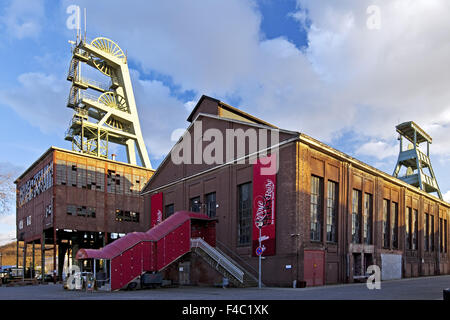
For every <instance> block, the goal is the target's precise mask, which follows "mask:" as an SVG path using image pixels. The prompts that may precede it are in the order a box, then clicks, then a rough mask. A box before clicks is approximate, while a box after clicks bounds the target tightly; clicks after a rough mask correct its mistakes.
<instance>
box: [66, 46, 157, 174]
mask: <svg viewBox="0 0 450 320" xmlns="http://www.w3.org/2000/svg"><path fill="white" fill-rule="evenodd" d="M80 38H81V37H80ZM77 42H78V43H74V42H72V43H73V44H74V47H73V48H72V54H73V55H72V60H71V62H70V68H69V74H68V76H67V80H69V81H71V82H72V87H71V89H70V95H69V100H68V103H67V107H69V108H72V109H74V110H75V114H74V116H73V118H72V120H71V122H70V126H69V129H68V130H67V132H66V138H65V139H66V140H68V141H71V142H72V149H73V150H74V151H79V152H82V153H86V154H90V155H94V156H98V157H103V158H108V143H109V142H111V143H117V144H121V145H125V146H126V149H127V158H128V163H130V164H136V152H135V146H136V149H137V151H138V154H139V157H140V160H141V164H142V166H143V167H146V168H149V169H151V168H152V166H151V163H150V159H149V157H148V154H147V149H146V148H145V144H144V139H143V137H142V132H141V127H140V125H139V118H138V113H137V108H136V102H135V99H134V94H133V88H132V85H131V79H130V73H129V70H128V64H127V57H126V55H125V54H124V52H123V51H122V49H120V47H119V46H118V45H117V44H116V43H114V42H113V41H111V40H110V39H107V38H103V37H99V38H95V39H94V40H93V41H92V42H91V43H90V44H88V43H86V40H84V41H83V39H81V40H79V41H78V37H77ZM82 65H87V66H90V67H93V68H96V69H98V70H99V71H100V72H102V73H103V74H104V75H106V76H108V77H109V78H110V82H109V84H104V83H100V82H98V81H95V80H92V79H88V78H86V77H83V76H82V75H81V66H82ZM87 89H91V90H92V92H94V93H95V92H97V93H98V94H90V93H88V92H87V91H86V90H87Z"/></svg>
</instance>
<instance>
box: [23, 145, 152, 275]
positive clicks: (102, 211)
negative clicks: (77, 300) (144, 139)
mask: <svg viewBox="0 0 450 320" xmlns="http://www.w3.org/2000/svg"><path fill="white" fill-rule="evenodd" d="M153 173H154V170H150V169H146V168H143V167H138V166H134V165H130V164H126V163H122V162H118V161H113V160H109V159H104V158H98V157H94V156H89V155H85V154H80V153H78V152H74V151H68V150H64V149H59V148H56V147H51V148H49V149H48V150H47V151H46V152H45V153H44V154H43V155H42V156H41V157H40V158H39V159H38V160H36V162H35V163H34V164H33V165H31V166H30V168H28V169H27V170H26V171H25V172H24V173H23V174H22V175H21V176H20V177H19V178H18V179H17V180H16V181H15V183H16V186H17V204H16V208H17V209H16V210H17V213H16V219H17V242H18V246H17V247H18V251H17V265H20V264H22V266H24V267H26V268H30V269H34V268H35V264H34V263H32V265H31V266H25V263H22V261H19V256H21V255H22V250H20V252H19V243H21V244H22V247H23V248H24V249H25V250H24V251H23V258H24V259H23V261H25V257H26V255H27V248H28V247H29V246H30V245H31V246H32V250H33V252H34V250H35V245H38V246H39V249H40V250H53V257H54V258H53V259H54V261H53V269H54V270H58V272H59V275H61V273H62V270H63V263H64V257H65V255H66V254H67V255H68V257H69V258H74V256H75V253H76V251H77V250H78V248H81V247H83V248H99V247H102V246H104V245H105V244H106V243H108V242H110V241H112V240H114V239H116V238H117V237H119V235H120V234H125V233H128V232H132V231H146V230H147V229H148V227H149V224H150V220H149V219H150V218H149V216H148V215H145V214H144V203H143V199H142V197H141V196H140V194H139V193H140V191H141V189H142V188H143V186H144V185H145V183H147V182H148V180H149V179H150V177H151V176H152V174H153ZM28 254H30V252H29V251H28ZM57 256H58V261H56V260H57ZM42 257H45V255H42ZM33 260H34V259H33ZM39 265H41V266H42V265H45V261H41V262H40V263H39ZM47 271H50V270H47Z"/></svg>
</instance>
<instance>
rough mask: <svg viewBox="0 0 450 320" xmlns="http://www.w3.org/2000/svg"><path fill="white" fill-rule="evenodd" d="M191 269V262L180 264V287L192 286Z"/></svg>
mask: <svg viewBox="0 0 450 320" xmlns="http://www.w3.org/2000/svg"><path fill="white" fill-rule="evenodd" d="M190 267H191V263H190V262H189V261H186V262H180V263H179V264H178V277H179V282H180V285H188V284H191V278H190Z"/></svg>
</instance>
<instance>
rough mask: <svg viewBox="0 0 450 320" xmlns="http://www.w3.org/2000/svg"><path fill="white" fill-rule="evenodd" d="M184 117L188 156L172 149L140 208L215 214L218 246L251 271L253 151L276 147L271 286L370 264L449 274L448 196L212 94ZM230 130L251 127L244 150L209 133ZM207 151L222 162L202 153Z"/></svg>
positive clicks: (336, 279)
mask: <svg viewBox="0 0 450 320" xmlns="http://www.w3.org/2000/svg"><path fill="white" fill-rule="evenodd" d="M188 121H189V122H191V125H190V126H189V128H188V129H187V131H186V133H185V136H184V137H187V134H189V137H190V140H188V139H187V138H186V139H185V138H183V140H182V141H184V142H186V145H189V150H188V149H187V148H185V149H183V150H182V152H179V151H180V150H179V149H174V151H176V152H174V153H175V154H177V153H178V156H179V157H178V158H177V159H179V158H180V157H181V158H183V157H186V158H185V159H187V158H189V159H190V160H191V161H190V163H186V161H185V162H184V163H179V164H176V163H174V161H173V159H172V158H171V155H170V154H169V155H168V156H167V157H166V159H165V160H164V161H163V162H162V163H161V165H160V166H159V168H158V170H157V171H156V172H155V174H154V176H153V177H152V179H151V180H150V181H149V183H148V184H147V185H146V186H145V188H144V190H143V191H142V195H143V196H144V199H145V206H144V212H146V213H148V214H149V213H150V212H151V211H155V208H154V206H155V204H152V196H154V195H155V194H158V196H159V197H160V196H161V195H162V204H158V206H159V207H160V208H158V209H160V210H161V211H162V213H163V217H167V216H169V215H170V214H172V213H173V212H176V211H179V210H190V211H201V212H204V213H207V214H208V215H209V216H212V217H215V218H216V219H217V241H216V244H217V248H218V249H220V250H221V251H223V252H224V253H226V254H227V255H229V256H230V257H231V258H233V259H234V260H235V261H236V262H238V263H239V264H240V265H241V267H243V268H246V269H247V271H249V272H251V273H253V274H255V272H254V270H256V269H257V262H258V259H257V257H256V255H255V254H254V249H255V230H256V229H255V228H256V226H255V221H254V214H253V213H254V212H255V210H256V209H255V205H258V202H257V201H255V199H254V195H255V189H257V188H260V183H261V181H262V180H260V178H259V177H256V176H255V172H256V171H255V164H254V162H253V161H252V159H253V158H254V156H255V155H257V154H260V153H261V152H262V151H268V152H269V153H272V154H274V153H275V150H276V149H275V148H272V149H271V147H277V149H278V155H277V164H278V166H279V169H278V172H277V173H276V179H275V181H276V182H275V186H276V187H275V189H274V190H275V191H274V198H275V202H273V203H274V204H275V206H274V208H275V210H274V211H273V212H274V219H273V220H272V222H271V223H270V225H271V227H273V230H274V231H273V234H271V235H270V236H268V238H269V240H271V241H273V245H267V247H268V248H269V249H270V250H272V249H273V252H270V250H268V251H266V253H267V254H263V256H264V260H263V263H262V270H263V272H262V275H263V276H262V280H263V283H265V284H266V285H276V286H292V284H293V282H294V281H296V282H297V283H301V282H306V284H307V285H308V286H311V285H323V284H332V283H346V282H352V281H354V280H356V279H358V278H360V277H364V276H366V270H367V267H368V266H369V265H372V264H374V265H378V266H379V267H380V268H381V273H382V278H383V279H395V278H399V277H417V276H424V275H437V274H449V273H450V258H449V252H448V251H449V245H450V243H449V237H448V234H449V219H450V215H449V212H450V204H448V203H446V202H444V201H442V200H440V199H438V198H437V197H435V196H433V195H430V194H428V193H426V192H424V191H421V190H419V189H418V188H416V187H413V186H411V185H409V184H406V183H405V182H403V181H401V180H399V179H397V178H394V177H392V176H390V175H388V174H386V173H384V172H382V171H380V170H377V169H376V168H373V167H371V166H369V165H367V164H365V163H363V162H361V161H359V160H357V159H354V158H352V157H350V156H348V155H346V154H344V153H342V152H339V151H338V150H335V149H333V148H331V147H329V146H327V145H325V144H323V143H321V142H319V141H317V140H315V139H313V138H311V137H309V136H307V135H305V134H302V133H299V132H293V131H288V130H282V129H278V128H276V127H275V126H273V125H271V124H269V123H267V122H265V121H263V120H260V119H257V118H255V117H253V116H252V115H249V114H247V113H245V112H242V111H240V110H238V109H236V108H234V107H231V106H229V105H227V104H225V103H223V102H221V101H219V100H216V99H213V98H210V97H207V96H203V97H202V98H201V99H200V100H199V102H198V104H197V105H196V107H195V108H194V110H193V111H192V113H191V115H190V116H189V118H188ZM209 129H213V131H211V130H209ZM249 129H251V130H250V131H252V130H253V131H254V132H256V133H257V134H256V136H251V134H250V133H251V132H250V131H248V130H249ZM196 130H197V132H195V131H196ZM208 130H209V131H208ZM214 130H216V131H214ZM227 130H231V131H234V132H236V131H238V130H241V133H242V132H244V133H245V132H248V133H249V134H248V136H247V137H246V139H245V146H244V148H243V150H244V151H245V152H244V156H242V155H241V156H239V152H238V151H239V150H238V149H239V142H238V141H236V140H234V142H235V143H234V144H233V146H231V147H230V145H229V144H226V143H223V144H222V145H223V147H221V148H223V149H220V148H216V149H215V151H214V152H211V143H212V142H213V141H215V140H214V139H212V138H211V136H210V133H211V132H215V133H219V132H220V133H221V134H222V136H223V137H227ZM262 131H266V133H267V132H269V133H268V134H267V135H260V134H259V133H260V132H262ZM208 132H209V133H208ZM271 132H276V137H277V138H276V139H271V137H272V136H271ZM192 137H193V138H192ZM233 139H234V138H233ZM252 139H256V140H253V142H251V141H252ZM254 145H257V146H258V147H257V149H256V150H255V149H254ZM205 153H208V154H210V155H213V156H214V158H215V159H216V160H217V159H219V158H221V159H222V161H215V162H211V161H209V162H205V161H203V162H198V161H196V159H195V157H196V155H197V156H198V155H199V154H200V155H202V154H205ZM230 154H231V155H238V156H235V157H230V156H229V155H230ZM208 163H209V164H208ZM152 206H153V208H152ZM262 230H264V229H262ZM272 246H273V248H272Z"/></svg>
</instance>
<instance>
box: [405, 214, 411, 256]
mask: <svg viewBox="0 0 450 320" xmlns="http://www.w3.org/2000/svg"><path fill="white" fill-rule="evenodd" d="M405 245H406V246H405V247H406V249H408V250H410V249H411V208H409V207H406V211H405Z"/></svg>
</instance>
